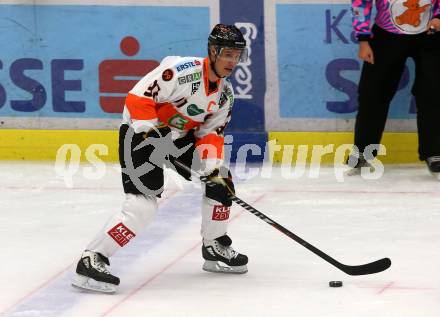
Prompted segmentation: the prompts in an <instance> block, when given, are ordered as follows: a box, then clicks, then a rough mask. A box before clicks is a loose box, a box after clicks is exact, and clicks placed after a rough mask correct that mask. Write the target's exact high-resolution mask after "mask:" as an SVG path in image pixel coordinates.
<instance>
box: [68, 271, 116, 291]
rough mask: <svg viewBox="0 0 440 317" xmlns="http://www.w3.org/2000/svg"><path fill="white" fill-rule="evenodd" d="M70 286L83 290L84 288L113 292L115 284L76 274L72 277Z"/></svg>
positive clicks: (86, 289)
mask: <svg viewBox="0 0 440 317" xmlns="http://www.w3.org/2000/svg"><path fill="white" fill-rule="evenodd" d="M72 286H73V287H76V288H79V289H80V290H83V291H84V290H85V291H89V292H94V293H96V292H97V293H105V294H114V293H115V292H116V285H113V284H110V283H105V282H99V281H95V280H94V279H92V278H90V277H87V276H84V275H79V274H76V276H75V277H74V278H73V281H72Z"/></svg>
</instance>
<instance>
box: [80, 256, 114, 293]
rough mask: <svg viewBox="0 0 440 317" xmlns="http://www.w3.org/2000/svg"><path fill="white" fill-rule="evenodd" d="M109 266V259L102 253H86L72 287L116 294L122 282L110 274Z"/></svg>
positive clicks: (82, 257)
mask: <svg viewBox="0 0 440 317" xmlns="http://www.w3.org/2000/svg"><path fill="white" fill-rule="evenodd" d="M109 266H110V262H109V260H108V258H107V257H105V256H104V255H102V254H101V253H97V252H93V251H89V250H86V251H84V252H83V254H82V255H81V259H80V260H79V262H78V265H77V266H76V276H75V278H74V280H73V282H72V285H73V286H76V287H78V288H82V289H86V290H92V291H97V292H104V293H114V292H115V291H116V286H117V285H119V282H120V281H119V278H118V277H116V276H114V275H112V274H111V273H110V272H109V270H108V267H109Z"/></svg>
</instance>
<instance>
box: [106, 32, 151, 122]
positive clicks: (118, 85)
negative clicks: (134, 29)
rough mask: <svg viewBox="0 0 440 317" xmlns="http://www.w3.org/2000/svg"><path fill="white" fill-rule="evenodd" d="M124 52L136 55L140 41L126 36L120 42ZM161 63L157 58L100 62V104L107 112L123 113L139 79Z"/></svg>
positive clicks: (128, 54) (127, 54)
mask: <svg viewBox="0 0 440 317" xmlns="http://www.w3.org/2000/svg"><path fill="white" fill-rule="evenodd" d="M120 48H121V51H122V53H124V54H125V55H126V56H130V57H131V56H134V55H136V54H137V53H138V52H139V48H140V45H139V42H138V40H137V39H136V38H134V37H132V36H126V37H124V38H123V39H122V41H121V43H120ZM158 65H159V62H158V61H156V60H151V59H150V60H127V59H125V60H123V59H121V60H117V59H113V60H105V61H102V62H101V63H100V64H99V92H100V94H101V96H100V97H99V104H100V106H101V108H102V110H104V111H105V112H109V113H121V112H122V110H123V109H124V104H125V96H126V94H127V92H128V91H129V90H130V89H131V88H133V86H134V85H135V84H136V83H137V82H138V80H139V79H140V78H141V77H143V76H145V75H146V74H147V73H149V72H151V71H152V70H153V69H155V68H156V67H157V66H158Z"/></svg>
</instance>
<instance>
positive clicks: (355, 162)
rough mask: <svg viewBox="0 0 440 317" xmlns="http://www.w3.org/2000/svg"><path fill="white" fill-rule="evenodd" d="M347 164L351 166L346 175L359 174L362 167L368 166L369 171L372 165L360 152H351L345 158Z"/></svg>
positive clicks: (371, 169)
mask: <svg viewBox="0 0 440 317" xmlns="http://www.w3.org/2000/svg"><path fill="white" fill-rule="evenodd" d="M347 165H348V166H350V167H351V169H350V170H348V171H347V173H346V175H348V176H353V175H359V174H360V173H361V171H362V167H369V168H370V171H373V167H372V166H371V164H370V163H369V162H368V161H367V160H366V159H365V158H364V156H363V155H362V154H356V155H353V154H351V155H350V156H349V157H348V159H347Z"/></svg>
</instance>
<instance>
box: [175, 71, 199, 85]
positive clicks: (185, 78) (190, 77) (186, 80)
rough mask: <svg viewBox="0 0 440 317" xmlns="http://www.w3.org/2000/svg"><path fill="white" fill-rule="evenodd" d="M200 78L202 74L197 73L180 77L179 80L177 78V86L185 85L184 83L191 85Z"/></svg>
mask: <svg viewBox="0 0 440 317" xmlns="http://www.w3.org/2000/svg"><path fill="white" fill-rule="evenodd" d="M200 78H202V72H197V73H192V74H188V75H186V76H181V77H179V78H177V80H178V81H179V84H180V85H182V84H186V83H192V82H193V81H196V80H200Z"/></svg>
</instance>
